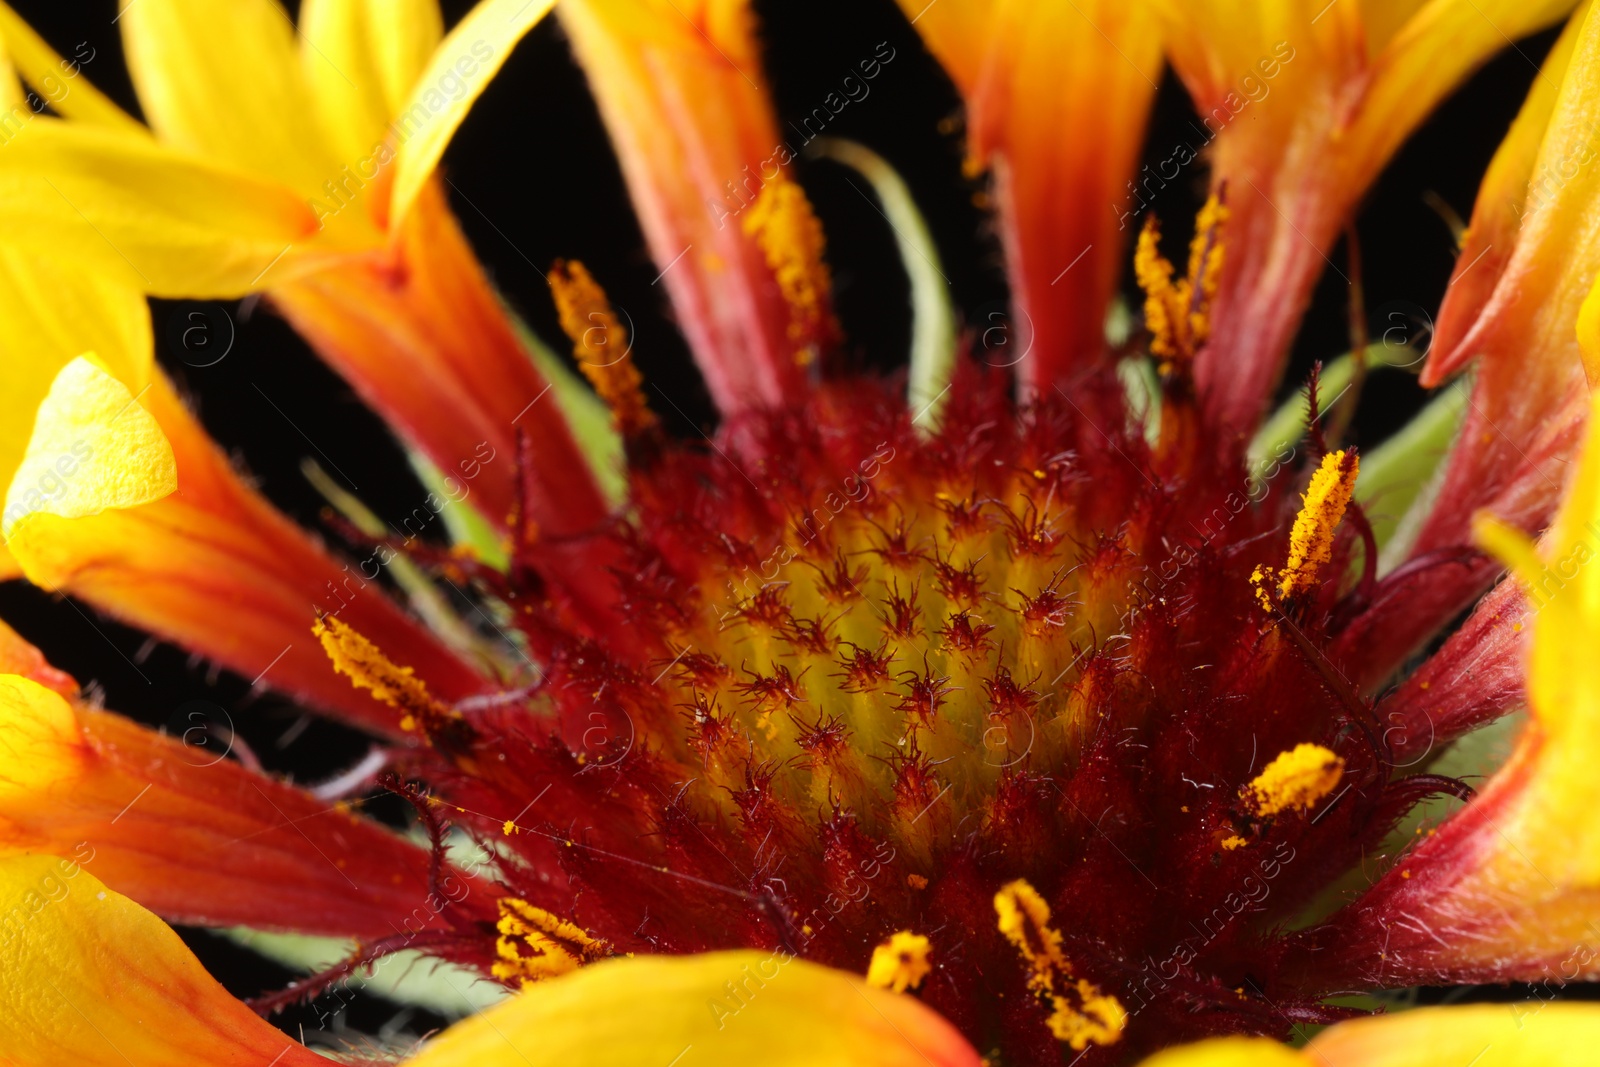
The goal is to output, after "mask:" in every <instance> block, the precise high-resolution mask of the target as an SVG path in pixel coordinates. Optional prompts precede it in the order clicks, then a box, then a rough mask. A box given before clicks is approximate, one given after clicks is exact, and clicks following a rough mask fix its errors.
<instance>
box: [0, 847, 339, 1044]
mask: <svg viewBox="0 0 1600 1067" xmlns="http://www.w3.org/2000/svg"><path fill="white" fill-rule="evenodd" d="M0 901H4V903H5V908H6V910H5V913H4V915H3V917H0V944H3V945H4V953H5V966H6V980H5V981H4V982H3V983H0V1033H3V1034H5V1051H4V1052H3V1053H0V1056H3V1057H4V1061H5V1063H6V1065H7V1067H64V1065H68V1064H70V1065H71V1067H187V1065H190V1064H196V1065H197V1064H207V1065H208V1067H263V1065H264V1064H269V1063H270V1064H274V1065H275V1067H316V1065H321V1067H327V1064H328V1062H329V1061H328V1060H325V1059H323V1058H322V1057H321V1056H318V1055H316V1054H315V1053H312V1052H310V1051H309V1050H307V1049H305V1048H303V1047H301V1046H300V1045H297V1044H295V1042H293V1041H291V1040H290V1039H289V1038H288V1037H286V1036H284V1034H283V1032H282V1031H280V1030H278V1029H276V1028H274V1027H273V1026H272V1025H271V1024H269V1023H268V1022H266V1021H265V1020H263V1019H261V1018H259V1017H258V1016H256V1014H255V1013H254V1012H252V1011H251V1010H250V1009H249V1008H247V1007H245V1006H244V1005H243V1004H242V1003H240V1002H239V1001H237V1000H235V999H234V998H233V997H232V996H231V995H230V994H229V993H228V991H227V990H225V989H223V988H222V986H221V985H219V984H218V983H217V981H216V979H214V978H212V977H211V976H210V975H209V974H207V973H206V971H205V968H204V967H202V966H201V965H200V961H199V960H197V959H195V958H194V954H193V953H191V952H190V951H189V949H188V948H187V946H185V945H184V943H183V942H182V941H181V940H179V939H178V935H177V934H175V933H173V932H172V930H171V929H170V928H169V927H168V926H167V925H166V923H164V922H162V921H161V920H160V919H158V918H156V917H155V916H154V915H152V914H150V913H149V912H148V911H145V910H144V909H143V908H141V907H139V905H137V904H135V903H134V902H133V901H131V900H129V899H127V898H126V897H124V896H121V895H120V894H118V893H114V892H112V891H111V890H109V889H107V888H106V887H105V886H103V885H102V884H101V883H100V882H99V881H98V880H96V878H95V877H94V875H92V874H90V873H89V872H88V871H86V870H84V868H83V867H82V865H81V864H80V863H78V862H77V861H76V859H67V858H62V859H58V858H55V857H52V856H29V855H24V856H15V855H13V856H8V857H6V858H4V859H0Z"/></svg>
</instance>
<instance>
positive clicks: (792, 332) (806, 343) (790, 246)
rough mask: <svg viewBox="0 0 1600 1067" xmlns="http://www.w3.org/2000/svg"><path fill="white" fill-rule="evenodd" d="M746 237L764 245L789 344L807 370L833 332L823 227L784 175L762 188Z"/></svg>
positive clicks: (748, 218)
mask: <svg viewBox="0 0 1600 1067" xmlns="http://www.w3.org/2000/svg"><path fill="white" fill-rule="evenodd" d="M744 232H745V234H746V236H749V237H754V238H755V239H756V243H757V244H758V245H760V247H761V251H762V254H764V255H765V256H766V257H767V266H768V267H770V268H771V269H772V273H773V275H774V277H776V278H777V281H778V288H779V290H781V291H782V293H783V298H784V300H785V301H787V302H788V304H789V339H790V340H791V341H794V342H795V343H796V344H798V345H800V346H801V347H800V348H799V349H798V350H797V351H796V352H795V357H794V358H795V362H796V363H798V364H800V365H801V366H805V365H807V364H809V363H810V362H811V361H812V360H814V359H816V357H817V355H818V353H817V345H818V343H819V342H821V341H822V340H824V339H826V338H827V337H828V336H830V335H831V334H832V332H833V314H832V311H831V310H830V309H829V301H830V299H831V292H832V288H833V282H832V280H831V279H830V277H829V275H828V268H827V265H826V264H825V263H823V261H822V250H823V247H824V241H823V236H822V224H821V223H820V222H818V221H817V216H816V215H815V214H814V213H813V212H812V210H811V202H810V201H808V200H807V199H806V194H805V192H804V191H802V190H801V188H800V186H799V185H797V184H796V183H794V182H792V181H790V180H789V179H788V178H787V177H783V176H780V177H779V178H778V179H777V180H776V181H772V182H768V183H767V184H766V185H764V186H762V188H761V193H760V195H758V196H757V197H756V202H755V203H754V204H752V205H751V206H750V208H749V213H748V214H746V215H745V219H744Z"/></svg>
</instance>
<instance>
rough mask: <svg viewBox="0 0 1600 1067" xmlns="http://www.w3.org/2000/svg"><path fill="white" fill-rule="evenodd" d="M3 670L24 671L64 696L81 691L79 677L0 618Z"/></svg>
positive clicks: (1, 672)
mask: <svg viewBox="0 0 1600 1067" xmlns="http://www.w3.org/2000/svg"><path fill="white" fill-rule="evenodd" d="M0 674H17V675H21V676H22V677H24V678H26V679H28V680H29V681H32V682H37V683H39V684H40V685H42V686H44V687H45V688H46V689H53V690H55V691H56V692H57V693H60V694H61V695H62V696H64V697H74V696H77V695H78V681H77V679H76V678H74V677H72V675H70V674H68V673H67V672H66V671H63V670H57V669H56V668H55V667H53V666H51V665H50V661H49V660H47V659H45V658H44V653H43V652H40V651H39V650H38V649H37V648H35V647H33V645H31V644H29V643H28V641H27V640H26V639H25V638H24V637H23V636H22V635H21V634H19V633H17V631H15V630H13V629H12V628H11V627H9V626H7V625H6V624H5V623H3V622H0Z"/></svg>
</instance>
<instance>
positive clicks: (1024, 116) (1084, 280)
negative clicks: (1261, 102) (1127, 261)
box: [900, 0, 1192, 389]
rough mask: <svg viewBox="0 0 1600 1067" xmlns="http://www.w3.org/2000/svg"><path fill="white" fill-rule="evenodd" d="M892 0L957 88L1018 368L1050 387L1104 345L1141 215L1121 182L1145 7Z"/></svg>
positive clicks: (1151, 74) (1142, 94) (1147, 58)
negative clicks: (1000, 259)
mask: <svg viewBox="0 0 1600 1067" xmlns="http://www.w3.org/2000/svg"><path fill="white" fill-rule="evenodd" d="M900 6H901V8H902V9H903V10H904V11H905V12H906V14H907V16H908V17H910V18H913V19H915V22H916V27H917V30H918V32H920V33H921V34H922V37H923V40H925V41H926V42H927V44H928V47H929V48H930V49H931V50H932V51H933V53H934V54H935V55H936V56H938V57H939V59H940V61H941V62H943V63H944V65H945V68H946V69H947V70H948V71H949V72H950V75H951V77H952V78H953V79H954V80H955V82H956V85H957V87H958V88H959V89H960V90H961V92H962V95H963V96H964V97H965V98H966V102H967V136H968V140H969V152H970V154H971V162H972V163H973V164H976V165H979V166H988V167H992V168H993V170H994V175H995V188H996V193H997V197H998V202H999V204H998V206H999V211H1000V219H1001V238H1002V241H1003V243H1004V245H1005V250H1006V266H1007V271H1008V273H1009V275H1010V278H1011V285H1012V294H1013V300H1014V303H1015V307H1014V313H1015V315H1016V317H1017V320H1018V321H1017V322H1016V324H1015V331H1014V332H1015V336H1016V337H1018V338H1019V344H1021V345H1022V346H1023V349H1024V354H1023V355H1022V356H1021V357H1020V361H1019V362H1018V363H1017V364H1016V368H1017V373H1018V374H1019V375H1020V376H1021V379H1022V380H1023V381H1024V382H1025V383H1027V385H1028V386H1029V387H1031V388H1034V389H1048V388H1049V387H1050V386H1051V385H1052V384H1053V383H1055V382H1057V381H1060V380H1063V379H1065V378H1067V377H1069V376H1070V375H1071V374H1072V373H1073V371H1074V370H1075V369H1077V368H1081V367H1083V366H1084V365H1085V364H1086V363H1087V362H1088V361H1091V360H1093V359H1095V358H1096V357H1098V356H1100V355H1101V354H1102V353H1103V352H1104V351H1105V348H1106V343H1105V316H1106V311H1107V308H1108V306H1109V303H1110V300H1111V297H1112V295H1113V293H1114V292H1115V291H1116V286H1117V279H1118V276H1119V274H1120V273H1121V268H1122V255H1123V250H1124V246H1125V244H1126V242H1127V240H1128V238H1129V237H1130V235H1131V234H1133V233H1134V227H1136V226H1137V224H1138V218H1139V213H1140V204H1141V200H1140V199H1139V197H1138V196H1137V195H1133V194H1131V193H1130V191H1129V187H1130V186H1131V185H1132V182H1130V179H1131V178H1133V177H1134V173H1133V171H1134V166H1135V164H1136V162H1137V160H1138V157H1139V150H1140V147H1141V146H1142V144H1143V139H1144V127H1145V119H1146V117H1147V114H1148V112H1149V109H1150V102H1151V99H1152V97H1153V96H1154V95H1155V90H1156V83H1157V82H1158V81H1159V80H1160V77H1161V40H1160V32H1159V31H1160V27H1159V24H1158V22H1157V19H1156V17H1155V14H1154V12H1153V10H1152V9H1151V7H1150V6H1149V5H1147V4H1138V3H1136V4H1128V3H1119V2H1116V0H1094V2H1084V3H1077V4H1058V3H1052V2H1048V0H1001V2H999V3H985V2H980V0H939V2H938V3H934V4H930V3H928V2H927V0H900ZM1085 145H1093V146H1094V150H1093V151H1084V146H1085ZM1191 158H1192V157H1191ZM1108 208H1109V210H1108Z"/></svg>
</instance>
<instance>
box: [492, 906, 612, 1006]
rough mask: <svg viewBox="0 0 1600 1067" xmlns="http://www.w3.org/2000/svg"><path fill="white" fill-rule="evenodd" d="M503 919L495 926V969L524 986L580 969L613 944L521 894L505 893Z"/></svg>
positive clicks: (500, 976)
mask: <svg viewBox="0 0 1600 1067" xmlns="http://www.w3.org/2000/svg"><path fill="white" fill-rule="evenodd" d="M499 907H500V921H499V922H497V923H496V924H495V928H496V929H497V930H499V931H500V937H499V938H498V939H497V940H496V941H495V945H494V950H495V956H496V957H497V959H496V960H495V963H494V966H493V967H492V968H491V973H492V974H493V975H494V976H495V977H496V978H498V979H499V980H500V981H502V982H505V983H507V984H509V983H511V982H512V981H517V982H519V983H520V985H521V987H522V988H523V989H526V988H527V987H528V986H530V985H532V984H533V983H535V982H537V981H539V980H540V979H541V978H554V977H556V976H558V975H563V974H567V973H569V972H571V971H575V970H577V969H578V968H579V967H581V966H583V965H584V964H585V963H591V962H593V961H594V960H597V959H599V958H601V957H602V956H605V955H607V954H608V953H609V952H610V950H611V946H610V945H608V944H607V943H606V942H605V941H602V940H598V939H596V938H593V937H590V936H589V935H588V934H587V933H585V932H584V931H583V929H582V927H580V926H578V925H577V924H575V923H571V922H568V921H567V920H565V919H562V918H559V917H557V916H555V915H552V914H551V913H550V912H548V911H545V910H544V909H543V908H536V907H534V906H533V905H532V904H529V903H528V902H527V901H526V900H520V899H518V898H517V897H501V898H500V901H499Z"/></svg>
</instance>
